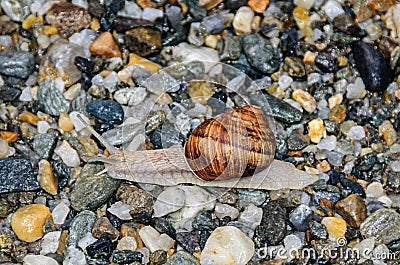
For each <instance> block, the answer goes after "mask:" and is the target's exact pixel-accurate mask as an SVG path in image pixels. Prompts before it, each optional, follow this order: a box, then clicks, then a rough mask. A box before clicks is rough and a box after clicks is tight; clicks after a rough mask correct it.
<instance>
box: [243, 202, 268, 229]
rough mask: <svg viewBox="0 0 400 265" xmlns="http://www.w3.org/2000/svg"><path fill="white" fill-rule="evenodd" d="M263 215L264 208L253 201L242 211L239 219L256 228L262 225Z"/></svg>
mask: <svg viewBox="0 0 400 265" xmlns="http://www.w3.org/2000/svg"><path fill="white" fill-rule="evenodd" d="M262 216H263V211H262V209H261V208H259V207H256V206H255V205H254V204H252V203H251V204H249V205H247V206H246V207H245V208H244V211H243V212H241V213H240V215H239V218H238V221H239V222H241V223H243V224H245V225H247V226H249V227H250V228H251V229H255V228H256V227H257V226H259V225H260V223H261V219H262Z"/></svg>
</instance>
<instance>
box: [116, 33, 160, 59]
mask: <svg viewBox="0 0 400 265" xmlns="http://www.w3.org/2000/svg"><path fill="white" fill-rule="evenodd" d="M124 38H125V45H126V47H127V48H128V50H129V51H131V52H133V53H136V54H138V55H140V56H148V55H151V54H154V53H158V52H160V51H161V48H162V45H161V33H160V32H159V31H158V30H155V29H152V28H147V27H139V28H134V29H131V30H128V31H126V32H125V36H124Z"/></svg>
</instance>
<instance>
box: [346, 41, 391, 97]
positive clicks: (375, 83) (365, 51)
mask: <svg viewBox="0 0 400 265" xmlns="http://www.w3.org/2000/svg"><path fill="white" fill-rule="evenodd" d="M353 54H354V59H355V61H356V65H357V68H358V70H359V71H360V74H361V78H362V80H363V81H364V84H365V88H366V89H367V90H368V91H371V92H382V91H384V90H386V88H387V87H388V85H389V84H390V83H391V82H392V81H393V78H394V74H393V70H392V68H391V67H390V64H389V62H388V61H387V60H386V59H385V58H384V57H383V55H382V54H381V53H380V52H379V51H378V50H376V49H374V48H372V47H371V46H369V45H368V44H366V43H365V42H362V41H358V42H355V43H354V44H353Z"/></svg>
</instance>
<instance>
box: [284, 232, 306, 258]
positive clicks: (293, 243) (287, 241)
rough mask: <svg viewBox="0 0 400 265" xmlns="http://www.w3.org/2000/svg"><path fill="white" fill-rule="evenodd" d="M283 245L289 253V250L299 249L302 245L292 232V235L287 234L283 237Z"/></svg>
mask: <svg viewBox="0 0 400 265" xmlns="http://www.w3.org/2000/svg"><path fill="white" fill-rule="evenodd" d="M283 245H284V246H285V249H286V250H287V251H288V252H289V253H290V252H293V251H296V250H299V249H301V247H302V246H303V243H302V241H301V239H300V238H299V237H298V236H297V235H294V234H292V235H287V236H286V237H285V238H284V239H283ZM289 259H290V257H289Z"/></svg>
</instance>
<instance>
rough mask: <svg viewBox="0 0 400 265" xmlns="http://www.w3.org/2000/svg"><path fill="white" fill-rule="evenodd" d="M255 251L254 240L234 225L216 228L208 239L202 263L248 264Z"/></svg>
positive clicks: (202, 253)
mask: <svg viewBox="0 0 400 265" xmlns="http://www.w3.org/2000/svg"><path fill="white" fill-rule="evenodd" d="M254 252H255V248H254V242H253V241H252V240H251V239H250V238H249V237H247V236H246V235H245V234H244V233H243V232H242V231H240V229H238V228H236V227H233V226H223V227H218V228H216V229H215V230H214V231H213V232H212V233H211V235H210V237H209V238H208V239H207V242H206V244H205V246H204V249H203V251H202V252H201V256H200V263H201V264H247V262H249V261H250V259H251V258H252V257H253V255H254Z"/></svg>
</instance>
